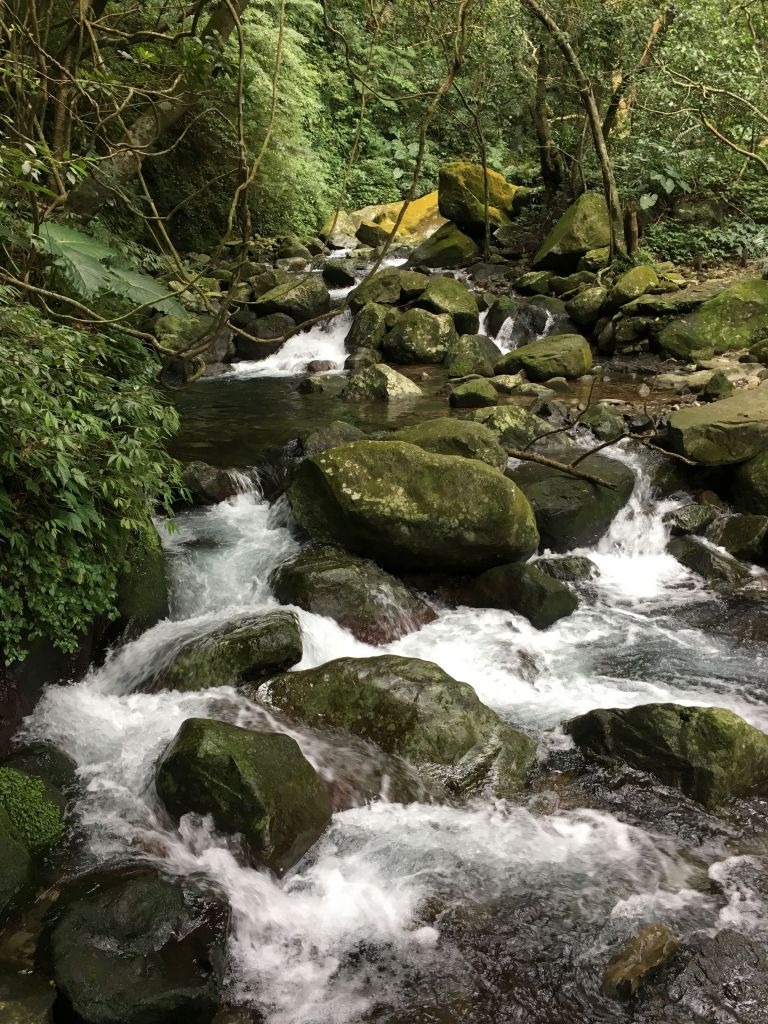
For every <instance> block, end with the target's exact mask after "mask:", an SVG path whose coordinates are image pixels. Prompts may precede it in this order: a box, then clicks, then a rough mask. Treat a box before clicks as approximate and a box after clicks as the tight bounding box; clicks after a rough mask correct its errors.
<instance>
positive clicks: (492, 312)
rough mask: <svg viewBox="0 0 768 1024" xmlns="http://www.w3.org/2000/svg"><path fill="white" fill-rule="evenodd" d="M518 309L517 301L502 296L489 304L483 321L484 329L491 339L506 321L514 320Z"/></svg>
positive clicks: (507, 296)
mask: <svg viewBox="0 0 768 1024" xmlns="http://www.w3.org/2000/svg"><path fill="white" fill-rule="evenodd" d="M518 307H519V303H518V301H517V299H513V298H512V297H511V296H509V295H502V296H501V297H500V298H498V299H496V300H495V301H494V302H492V303H491V307H490V309H489V310H488V316H487V317H486V321H485V329H486V330H487V331H488V333H489V334H490V336H491V337H492V338H495V337H496V335H497V334H498V333H499V331H500V330H501V328H502V327H503V326H504V324H505V323H506V322H507V320H514V318H515V317H516V316H517V310H518Z"/></svg>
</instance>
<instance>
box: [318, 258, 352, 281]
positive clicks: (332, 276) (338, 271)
mask: <svg viewBox="0 0 768 1024" xmlns="http://www.w3.org/2000/svg"><path fill="white" fill-rule="evenodd" d="M359 266H360V265H359V263H358V262H357V261H356V260H328V261H327V263H326V264H325V266H324V267H323V280H324V281H325V283H326V284H327V285H328V287H329V288H349V287H351V286H352V285H354V283H355V281H356V280H357V272H358V270H359Z"/></svg>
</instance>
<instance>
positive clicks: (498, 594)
mask: <svg viewBox="0 0 768 1024" xmlns="http://www.w3.org/2000/svg"><path fill="white" fill-rule="evenodd" d="M467 604H470V605H472V606H473V607H475V608H504V609H506V610H508V611H513V612H518V614H520V615H524V616H525V618H526V619H528V621H529V622H530V623H531V625H533V626H535V627H536V629H546V628H547V627H548V626H551V625H552V624H553V623H555V622H557V621H558V620H559V619H562V618H565V617H566V616H567V615H571V614H572V613H573V612H575V611H576V609H577V608H578V606H579V602H578V599H577V597H576V595H575V594H574V593H573V591H571V590H569V589H568V587H566V586H565V585H564V584H563V583H561V582H560V581H559V580H557V579H555V578H554V577H553V576H552V575H550V574H548V573H546V572H542V571H541V569H540V568H538V566H537V565H519V564H517V565H514V564H513V565H500V566H498V567H497V568H496V569H488V570H487V572H484V573H482V574H481V575H480V576H478V578H477V579H476V580H475V582H474V585H473V586H472V588H471V589H470V591H469V594H468V596H467Z"/></svg>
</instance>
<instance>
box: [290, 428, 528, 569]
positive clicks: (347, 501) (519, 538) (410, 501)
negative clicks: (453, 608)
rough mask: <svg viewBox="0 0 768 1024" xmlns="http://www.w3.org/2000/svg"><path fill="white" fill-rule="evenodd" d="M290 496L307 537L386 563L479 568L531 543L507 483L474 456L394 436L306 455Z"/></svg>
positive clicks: (517, 555) (521, 507) (524, 508)
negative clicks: (432, 450)
mask: <svg viewBox="0 0 768 1024" xmlns="http://www.w3.org/2000/svg"><path fill="white" fill-rule="evenodd" d="M510 485H511V486H510ZM289 499H290V502H291V507H292V509H293V513H294V515H295V517H296V519H297V521H298V522H299V523H300V525H301V526H303V527H304V528H305V529H306V530H307V532H308V533H309V534H310V535H311V536H313V537H314V538H315V539H316V540H321V541H329V542H331V543H338V544H341V545H342V546H343V547H345V548H347V549H349V550H351V551H354V552H356V553H357V554H362V555H366V556H368V557H373V558H375V559H376V561H377V562H379V563H380V564H382V565H383V566H385V567H388V568H394V569H405V570H412V571H422V572H423V571H430V570H445V571H447V572H451V571H459V572H460V571H472V570H482V569H487V568H490V567H491V566H493V565H500V564H503V563H505V562H512V561H515V560H517V559H524V558H527V557H529V556H530V555H531V554H532V553H533V552H534V551H535V550H536V546H537V542H538V534H537V531H536V526H535V522H534V518H533V513H532V512H531V509H530V506H529V504H528V502H527V500H526V499H525V497H524V496H523V494H522V492H521V491H520V490H519V489H518V488H517V486H516V485H514V484H512V481H510V480H507V478H506V477H505V476H503V475H502V474H501V473H499V472H498V471H497V470H495V469H492V468H491V467H490V466H487V465H484V464H483V463H481V462H478V461H476V460H474V459H465V458H458V457H455V456H449V455H433V454H432V453H430V452H426V451H423V450H422V449H421V448H418V447H416V445H411V444H404V443H403V442H401V441H382V442H380V443H377V444H372V443H371V442H369V441H359V442H357V443H354V444H349V445H344V446H343V447H341V448H335V449H333V450H332V451H329V452H324V453H323V454H322V455H318V456H316V457H315V458H313V459H307V460H305V461H304V462H303V463H302V464H301V465H300V466H299V468H298V470H297V472H296V476H295V478H294V482H293V484H292V485H291V488H290V490H289Z"/></svg>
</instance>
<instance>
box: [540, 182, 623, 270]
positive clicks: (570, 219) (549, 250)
mask: <svg viewBox="0 0 768 1024" xmlns="http://www.w3.org/2000/svg"><path fill="white" fill-rule="evenodd" d="M610 241H611V226H610V221H609V218H608V207H607V206H606V203H605V199H604V197H603V196H602V195H599V194H598V193H597V192H585V193H584V194H583V195H581V196H579V198H578V199H577V200H576V202H575V203H573V204H572V205H571V206H570V207H569V208H568V209H567V210H566V211H565V213H564V214H563V216H562V217H561V218H560V220H559V221H558V222H557V224H555V226H554V227H553V228H552V230H551V231H550V233H549V234H548V235H547V237H546V238H545V239H544V241H543V242H542V244H541V248H540V249H539V251H538V252H537V253H536V255H535V256H534V258H533V267H534V268H535V269H536V270H557V271H563V272H565V273H569V272H570V271H572V270H575V269H576V266H577V264H578V262H579V260H580V259H581V257H582V256H584V255H585V254H586V253H588V252H589V251H590V250H592V249H600V248H602V247H603V246H605V245H608V244H609V243H610Z"/></svg>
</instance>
